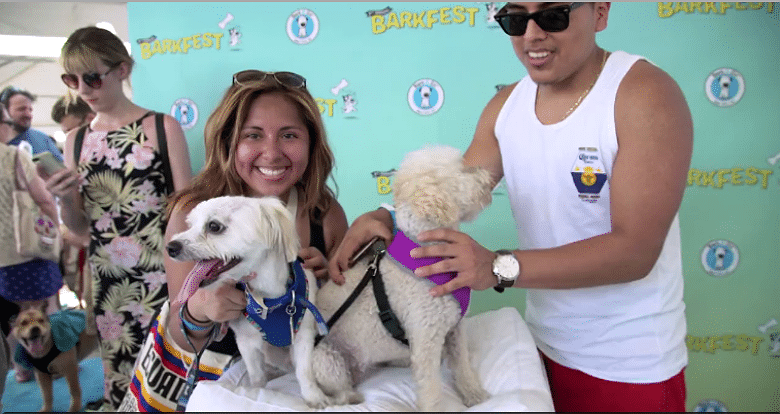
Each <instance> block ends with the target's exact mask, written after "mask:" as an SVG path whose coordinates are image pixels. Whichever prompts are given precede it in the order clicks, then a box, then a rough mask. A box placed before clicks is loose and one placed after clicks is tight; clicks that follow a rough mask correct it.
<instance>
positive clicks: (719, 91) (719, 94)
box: [704, 68, 745, 107]
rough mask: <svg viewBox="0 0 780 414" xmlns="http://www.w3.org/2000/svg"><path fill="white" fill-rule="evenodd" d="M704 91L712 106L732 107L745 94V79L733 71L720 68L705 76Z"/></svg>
mask: <svg viewBox="0 0 780 414" xmlns="http://www.w3.org/2000/svg"><path fill="white" fill-rule="evenodd" d="M704 91H705V92H706V93H707V99H709V100H710V102H712V103H713V104H714V105H717V106H721V107H726V106H732V105H735V104H736V103H737V102H739V100H740V99H742V95H744V94H745V79H744V78H743V77H742V74H740V73H739V72H737V71H736V70H734V69H729V68H720V69H717V70H714V71H713V72H712V73H710V75H709V76H707V81H706V82H704Z"/></svg>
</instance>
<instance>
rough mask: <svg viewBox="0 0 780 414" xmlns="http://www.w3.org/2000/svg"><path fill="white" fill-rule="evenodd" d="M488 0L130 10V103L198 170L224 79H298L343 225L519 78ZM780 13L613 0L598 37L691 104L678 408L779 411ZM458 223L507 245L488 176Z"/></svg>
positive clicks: (504, 206)
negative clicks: (167, 118)
mask: <svg viewBox="0 0 780 414" xmlns="http://www.w3.org/2000/svg"><path fill="white" fill-rule="evenodd" d="M502 5H503V3H485V2H474V3H446V2H435V3H434V2H431V3H422V2H419V3H418V2H398V3H395V2H389V3H373V2H372V3H348V2H304V3H295V2H284V3H282V2H278V3H277V2H264V3H250V2H239V3H218V2H213V3H212V2H171V3H164V2H129V3H128V16H129V33H130V39H131V43H132V55H133V57H134V58H135V59H136V63H137V64H136V67H135V70H134V72H133V77H132V88H133V97H134V100H135V101H136V102H137V103H138V104H140V105H142V106H145V107H148V108H152V109H155V110H158V111H163V112H168V113H170V114H172V115H173V116H175V117H176V118H177V119H179V120H180V122H181V124H182V127H183V128H184V129H185V132H186V135H187V140H188V143H189V147H190V154H191V158H192V165H193V171H194V172H197V171H199V170H200V169H201V167H202V166H203V162H204V147H203V136H202V133H203V127H204V125H205V121H206V119H207V118H208V116H209V114H210V113H211V112H212V111H213V109H214V107H215V106H216V104H217V102H218V101H219V99H220V98H221V96H222V94H223V93H224V91H225V89H226V88H227V87H228V86H229V85H230V82H231V75H232V74H233V73H235V72H237V71H240V70H244V69H260V70H266V71H283V70H284V71H292V72H296V73H299V74H301V75H303V76H304V77H306V78H307V80H308V86H309V90H310V91H311V92H312V94H313V95H314V97H315V98H316V99H317V102H318V103H319V104H320V110H321V112H322V115H323V117H324V119H325V125H326V128H327V131H328V135H329V139H330V143H331V146H332V148H333V150H334V153H335V156H336V170H335V176H334V181H335V186H336V187H337V189H338V197H339V201H340V202H341V204H342V205H343V206H344V208H345V210H346V212H347V216H348V219H349V220H350V221H352V220H354V219H355V218H356V217H357V216H358V215H359V214H361V213H363V212H365V211H368V210H373V209H375V208H376V207H377V206H379V204H380V203H383V202H391V194H390V184H391V183H392V169H393V168H395V167H396V165H397V164H398V162H399V161H400V160H401V158H402V157H403V155H404V154H405V153H407V152H409V151H412V150H414V149H417V148H419V147H421V146H422V145H424V144H426V143H442V144H448V145H452V146H455V147H457V148H459V149H461V150H463V151H465V149H466V148H467V146H468V144H469V142H470V140H471V137H472V134H473V133H474V128H475V126H476V123H477V119H478V117H479V114H480V112H481V111H482V108H483V107H484V105H485V104H486V103H487V101H488V100H489V99H490V98H491V97H492V96H493V94H495V92H496V91H497V90H498V89H500V88H501V87H502V86H504V85H506V84H509V83H512V82H514V81H517V80H519V79H520V78H521V77H523V76H524V75H525V73H526V71H525V69H524V68H523V66H522V65H521V64H520V62H519V61H518V59H517V57H516V56H515V55H514V52H513V50H512V47H511V44H510V42H509V39H508V37H507V36H506V35H505V34H504V33H503V32H502V31H501V29H500V28H499V27H498V26H497V24H496V22H495V21H494V20H493V19H492V16H493V15H494V13H495V11H496V10H497V9H498V8H500V7H501V6H502ZM776 6H777V7H776ZM779 16H780V4H775V3H747V2H734V3H725V2H724V3H704V2H682V3H649V2H625V3H613V4H612V9H611V12H610V18H609V26H608V28H607V29H606V30H605V31H603V32H602V33H599V34H598V42H599V44H600V45H601V46H602V47H604V48H605V49H607V50H610V51H613V50H625V51H627V52H630V53H635V54H640V55H644V56H646V57H647V58H648V59H649V60H651V61H652V62H654V63H655V64H657V65H658V66H660V67H661V68H663V69H664V70H666V71H667V72H668V73H669V74H671V75H672V77H674V78H675V79H676V80H677V82H678V83H679V85H680V87H681V88H682V90H683V92H684V93H685V96H686V98H687V100H688V103H689V105H690V108H691V112H692V114H693V120H694V130H695V138H694V139H695V144H694V154H693V160H692V163H691V170H690V173H689V175H688V188H687V191H686V194H685V199H684V200H683V205H682V207H681V211H680V219H681V228H682V241H683V260H684V263H683V265H684V271H685V282H686V284H685V302H686V305H687V316H688V337H687V342H688V349H689V350H690V365H689V367H688V368H687V370H686V376H687V380H688V409H689V410H691V411H694V410H699V411H705V410H710V411H719V410H726V409H727V410H730V411H778V410H780V323H778V322H779V320H780V299H778V298H780V280H778V279H779V278H778V276H780V208H778V204H780V170H779V169H780V116H779V115H778V108H780V87H778V85H777V82H778V80H777V79H778V62H780V17H779ZM423 89H425V90H428V91H430V92H431V93H430V94H429V95H427V94H426V96H422V94H421V91H422V90H423ZM646 179H647V180H652V179H653V171H647V175H646ZM637 185H641V183H637ZM463 229H464V230H465V231H466V232H468V233H469V234H471V235H472V236H473V237H474V238H475V239H476V240H477V241H479V242H481V243H483V244H484V245H485V246H487V247H489V248H493V249H497V248H502V247H515V246H516V245H517V239H516V235H515V226H514V222H513V219H512V215H511V212H510V210H509V205H508V201H507V198H506V191H505V188H504V186H503V185H499V186H498V187H497V188H496V189H495V191H494V202H493V204H492V205H491V206H490V207H488V208H487V209H486V210H485V211H484V212H483V213H482V215H481V216H480V217H479V218H478V219H477V220H475V221H474V222H473V223H469V224H467V225H466V226H464V227H463ZM524 298H525V296H524V292H523V291H521V290H515V291H513V292H505V293H504V294H501V295H499V294H497V293H495V292H493V291H492V290H491V291H484V292H477V294H476V295H475V296H474V299H473V301H472V307H471V310H470V312H471V313H472V314H474V313H477V312H482V311H486V310H490V309H497V308H500V307H503V306H515V307H517V308H518V309H520V310H521V311H522V310H524Z"/></svg>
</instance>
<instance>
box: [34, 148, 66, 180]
mask: <svg viewBox="0 0 780 414" xmlns="http://www.w3.org/2000/svg"><path fill="white" fill-rule="evenodd" d="M32 159H33V162H35V164H36V165H42V166H43V169H44V171H46V174H48V175H53V174H54V173H56V172H57V171H59V170H62V169H64V168H65V164H63V163H62V161H60V160H58V159H57V157H55V156H54V154H52V153H51V152H49V151H45V152H42V153H40V154H35V155H33V158H32Z"/></svg>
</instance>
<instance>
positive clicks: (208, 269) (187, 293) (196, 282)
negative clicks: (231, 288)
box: [176, 259, 222, 305]
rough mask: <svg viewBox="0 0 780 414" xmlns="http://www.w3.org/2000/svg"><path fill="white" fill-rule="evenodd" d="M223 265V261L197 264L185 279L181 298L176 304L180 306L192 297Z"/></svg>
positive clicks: (178, 298)
mask: <svg viewBox="0 0 780 414" xmlns="http://www.w3.org/2000/svg"><path fill="white" fill-rule="evenodd" d="M221 265H222V260H219V259H212V260H204V261H200V262H196V263H195V267H193V268H192V270H191V271H190V273H189V274H188V275H187V278H186V279H184V285H182V287H181V290H180V291H179V296H178V297H177V298H176V304H179V305H180V304H182V303H184V302H186V301H187V299H189V298H190V297H192V295H194V294H195V291H196V290H198V288H199V287H200V285H201V283H203V282H204V281H206V280H209V279H211V278H213V275H214V273H215V271H216V270H217V268H219V267H221Z"/></svg>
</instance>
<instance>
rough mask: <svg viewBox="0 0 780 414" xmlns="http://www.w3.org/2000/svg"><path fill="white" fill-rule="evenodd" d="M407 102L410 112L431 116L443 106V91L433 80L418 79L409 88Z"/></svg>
mask: <svg viewBox="0 0 780 414" xmlns="http://www.w3.org/2000/svg"><path fill="white" fill-rule="evenodd" d="M407 100H408V101H409V107H410V108H412V111H414V112H416V113H418V114H420V115H431V114H434V113H436V112H438V111H439V109H441V106H442V105H443V104H444V89H442V87H441V85H439V83H438V82H436V81H435V80H433V79H420V80H418V81H417V82H415V83H413V84H412V86H411V87H410V88H409V92H408V94H407Z"/></svg>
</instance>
